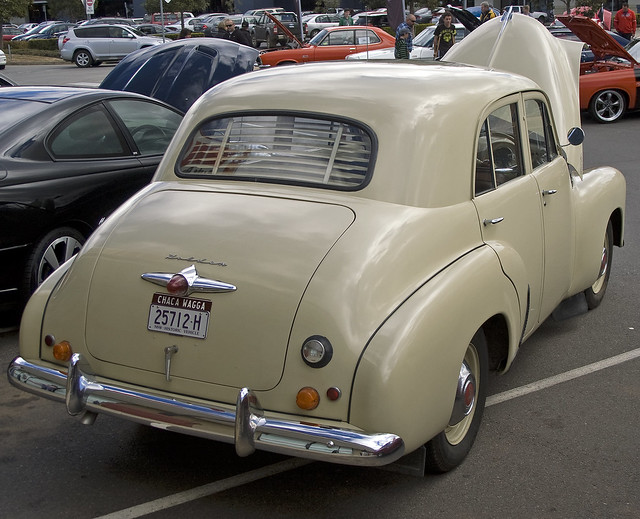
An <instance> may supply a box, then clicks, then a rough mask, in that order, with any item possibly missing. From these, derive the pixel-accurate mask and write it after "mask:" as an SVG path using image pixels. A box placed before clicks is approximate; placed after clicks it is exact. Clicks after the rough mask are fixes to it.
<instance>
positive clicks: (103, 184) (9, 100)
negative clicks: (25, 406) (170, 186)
mask: <svg viewBox="0 0 640 519" xmlns="http://www.w3.org/2000/svg"><path fill="white" fill-rule="evenodd" d="M0 113H2V117H0V265H2V269H0V308H2V309H8V308H9V307H11V306H15V305H16V303H18V304H24V302H25V301H26V299H27V298H28V297H29V295H30V294H31V293H32V292H33V291H34V290H35V289H36V288H37V287H38V285H39V284H40V283H41V282H42V281H43V280H44V279H45V278H46V277H47V276H49V275H50V274H51V273H52V272H53V271H54V270H55V269H56V268H57V267H58V266H59V265H61V264H62V263H63V262H64V261H66V260H67V259H69V258H70V257H71V256H72V255H73V254H75V253H76V252H78V250H79V249H80V247H81V246H82V244H83V243H84V241H85V240H86V238H87V237H88V236H89V234H91V232H92V231H93V230H94V229H95V228H96V227H97V226H98V224H99V223H100V221H101V219H103V218H104V217H105V216H107V215H109V214H110V213H111V212H113V211H114V210H115V209H116V208H117V207H118V206H119V205H120V204H122V203H123V202H124V201H125V200H126V199H127V198H129V197H130V196H131V195H133V194H134V193H135V192H136V191H137V190H139V189H140V188H142V187H143V186H144V185H146V184H147V183H149V181H150V180H151V178H152V176H153V174H154V172H155V170H156V167H157V165H158V163H159V162H160V159H161V158H162V155H163V153H164V151H165V149H166V147H167V146H168V144H169V142H170V141H171V138H172V137H173V134H174V133H175V131H176V129H177V128H178V126H179V124H180V122H181V120H182V115H183V114H182V113H181V112H179V111H178V110H176V109H174V108H172V107H170V106H168V105H165V104H164V103H161V102H158V101H156V100H153V99H149V98H147V97H144V96H141V95H138V94H131V93H125V92H109V91H103V90H97V89H81V88H64V87H6V88H1V89H0Z"/></svg>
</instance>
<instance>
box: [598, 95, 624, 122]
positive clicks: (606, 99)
mask: <svg viewBox="0 0 640 519" xmlns="http://www.w3.org/2000/svg"><path fill="white" fill-rule="evenodd" d="M626 108H627V100H626V98H625V96H624V94H623V93H622V92H620V91H618V90H612V89H609V90H603V91H602V92H598V93H597V94H596V95H595V96H593V98H592V99H591V102H590V103H589V114H591V117H593V119H594V120H596V121H597V122H599V123H613V122H615V121H617V120H618V119H620V118H621V117H622V115H623V114H624V111H625V110H626Z"/></svg>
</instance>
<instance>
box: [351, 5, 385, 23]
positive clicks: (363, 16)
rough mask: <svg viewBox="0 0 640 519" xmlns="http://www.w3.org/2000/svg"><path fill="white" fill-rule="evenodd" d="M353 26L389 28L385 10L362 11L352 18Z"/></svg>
mask: <svg viewBox="0 0 640 519" xmlns="http://www.w3.org/2000/svg"><path fill="white" fill-rule="evenodd" d="M353 23H354V25H371V26H373V27H389V25H390V23H389V18H388V17H387V10H386V9H383V10H378V11H363V12H361V13H358V14H356V15H355V16H354V17H353Z"/></svg>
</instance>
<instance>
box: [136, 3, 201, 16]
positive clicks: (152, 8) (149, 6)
mask: <svg viewBox="0 0 640 519" xmlns="http://www.w3.org/2000/svg"><path fill="white" fill-rule="evenodd" d="M160 2H163V4H162V11H163V12H165V13H184V12H185V11H188V12H190V13H192V12H194V11H198V12H200V11H202V12H207V11H208V10H209V0H171V2H170V3H166V2H164V0H146V1H145V3H144V9H145V11H146V12H147V13H148V14H153V13H159V12H160Z"/></svg>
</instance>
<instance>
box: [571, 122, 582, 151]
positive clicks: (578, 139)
mask: <svg viewBox="0 0 640 519" xmlns="http://www.w3.org/2000/svg"><path fill="white" fill-rule="evenodd" d="M567 140H568V141H569V144H571V145H572V146H579V145H580V144H582V143H583V142H584V130H583V129H582V128H580V127H578V126H574V127H573V128H571V129H570V130H569V133H567Z"/></svg>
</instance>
